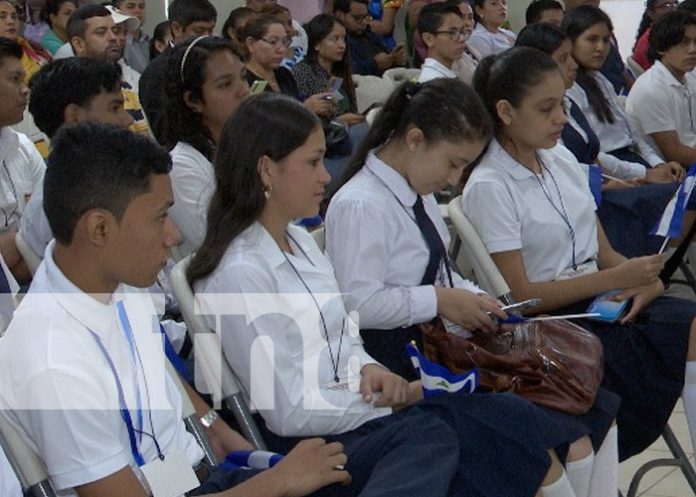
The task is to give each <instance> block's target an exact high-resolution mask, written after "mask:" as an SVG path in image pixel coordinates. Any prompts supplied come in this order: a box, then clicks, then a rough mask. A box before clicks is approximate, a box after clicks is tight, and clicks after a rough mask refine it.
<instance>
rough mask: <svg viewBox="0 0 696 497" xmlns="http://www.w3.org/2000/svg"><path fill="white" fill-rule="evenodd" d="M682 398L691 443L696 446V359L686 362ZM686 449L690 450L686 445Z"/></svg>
mask: <svg viewBox="0 0 696 497" xmlns="http://www.w3.org/2000/svg"><path fill="white" fill-rule="evenodd" d="M682 400H683V401H684V412H685V413H686V421H687V423H688V424H689V433H690V434H691V444H692V446H693V447H696V361H688V362H687V363H686V371H685V372H684V390H683V391H682ZM685 450H686V451H687V452H688V451H689V450H688V448H686V447H685Z"/></svg>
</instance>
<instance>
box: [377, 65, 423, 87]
mask: <svg viewBox="0 0 696 497" xmlns="http://www.w3.org/2000/svg"><path fill="white" fill-rule="evenodd" d="M420 73H421V70H420V69H409V68H408V67H393V68H391V69H387V70H386V71H384V74H382V79H384V80H385V81H389V82H390V83H392V85H393V86H398V85H400V84H401V83H403V82H404V81H409V80H418V76H420Z"/></svg>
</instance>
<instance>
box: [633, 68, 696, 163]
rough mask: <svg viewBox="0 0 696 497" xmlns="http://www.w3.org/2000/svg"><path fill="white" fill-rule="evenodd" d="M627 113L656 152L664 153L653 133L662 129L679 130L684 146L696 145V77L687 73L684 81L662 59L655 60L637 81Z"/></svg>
mask: <svg viewBox="0 0 696 497" xmlns="http://www.w3.org/2000/svg"><path fill="white" fill-rule="evenodd" d="M626 112H627V113H628V116H629V118H630V119H631V122H632V123H633V125H634V126H635V127H636V129H638V131H640V132H641V133H642V134H643V135H645V136H646V138H647V140H648V143H650V145H651V146H652V147H653V149H654V150H655V151H656V153H658V154H660V155H662V154H661V153H660V149H659V147H658V146H657V144H656V143H655V140H653V138H652V137H651V136H650V135H651V134H653V133H659V132H662V131H676V132H677V135H678V136H679V141H680V142H681V143H682V144H683V145H686V146H688V147H696V86H695V83H694V81H693V79H692V76H690V75H687V76H686V78H685V81H684V83H682V82H680V81H679V80H678V79H677V78H675V77H674V75H673V74H672V73H671V72H669V69H667V68H666V67H665V66H664V64H662V62H660V61H659V60H658V61H655V64H653V66H652V67H651V68H650V69H648V70H647V71H645V72H644V73H643V74H641V75H640V77H639V78H638V79H637V80H636V82H635V83H633V86H632V87H631V91H630V93H629V94H628V98H627V99H626Z"/></svg>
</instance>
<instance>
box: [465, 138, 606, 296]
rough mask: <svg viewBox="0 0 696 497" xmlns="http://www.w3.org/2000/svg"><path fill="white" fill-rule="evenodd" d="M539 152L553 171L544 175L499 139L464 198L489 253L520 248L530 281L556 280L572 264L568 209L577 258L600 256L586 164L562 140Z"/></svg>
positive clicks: (477, 172)
mask: <svg viewBox="0 0 696 497" xmlns="http://www.w3.org/2000/svg"><path fill="white" fill-rule="evenodd" d="M538 154H539V157H540V158H541V160H542V162H543V163H544V165H545V166H546V168H547V169H548V171H550V172H551V174H546V172H545V174H544V178H543V180H541V178H539V177H535V175H534V173H532V172H531V171H530V170H529V169H527V168H526V167H524V166H523V165H521V164H519V163H518V162H517V161H515V160H514V159H513V158H512V157H510V155H508V153H507V152H506V151H505V150H503V148H502V147H501V146H500V144H499V143H498V142H497V141H496V140H493V142H491V144H490V146H489V149H488V151H487V152H486V155H485V156H484V157H483V158H482V160H481V162H480V163H479V165H478V166H477V167H476V168H475V169H474V171H473V173H472V174H471V177H470V178H469V180H468V182H467V184H466V187H465V188H464V193H463V197H462V208H463V210H464V212H465V213H466V215H467V217H468V218H469V220H470V221H471V223H472V224H473V226H474V228H476V231H477V232H478V234H479V236H480V237H481V239H482V240H483V243H484V244H485V246H486V248H487V249H488V252H490V253H492V254H495V253H498V252H508V251H513V250H520V251H521V252H522V260H523V261H524V267H525V270H526V273H527V278H528V279H529V281H530V282H539V281H551V280H555V279H557V278H558V277H559V276H560V275H561V274H562V273H563V272H564V271H566V270H567V269H568V268H570V267H571V266H572V241H571V236H570V231H569V229H568V226H567V225H566V223H565V221H564V220H563V218H562V216H561V214H560V212H563V208H565V212H566V214H567V216H568V221H569V223H570V225H571V226H572V227H573V230H574V232H575V253H576V256H575V260H576V263H577V264H578V265H580V264H582V263H584V262H586V261H588V260H592V259H596V257H597V252H598V243H597V222H596V215H595V202H594V198H593V197H592V194H591V193H590V188H589V184H588V181H587V175H586V173H585V172H584V171H583V168H582V167H581V166H580V164H579V163H578V161H577V160H576V159H575V157H574V156H573V154H571V153H570V151H569V150H568V149H566V148H565V147H563V146H561V145H558V146H556V147H554V148H552V149H550V150H539V151H538ZM554 180H555V181H554ZM540 181H543V184H544V189H545V190H546V194H545V193H544V190H542V188H541V187H540V185H539V182H540ZM556 185H558V189H556ZM559 193H560V195H559ZM547 194H548V196H549V198H550V199H551V200H549V198H547ZM559 196H560V198H559ZM552 203H553V205H551V204H552ZM554 205H555V207H554ZM557 209H558V210H557Z"/></svg>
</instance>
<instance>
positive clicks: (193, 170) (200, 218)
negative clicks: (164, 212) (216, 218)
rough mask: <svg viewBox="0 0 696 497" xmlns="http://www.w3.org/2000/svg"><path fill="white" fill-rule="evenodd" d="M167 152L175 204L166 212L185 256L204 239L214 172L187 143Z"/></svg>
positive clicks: (213, 188)
mask: <svg viewBox="0 0 696 497" xmlns="http://www.w3.org/2000/svg"><path fill="white" fill-rule="evenodd" d="M170 153H171V156H172V170H171V172H170V173H169V175H170V177H171V180H172V191H173V193H174V205H173V206H172V208H171V209H169V216H170V217H171V218H172V221H174V224H176V227H177V228H179V231H180V232H181V236H182V241H181V244H180V245H179V250H180V252H181V254H182V255H184V256H187V255H189V254H192V253H193V252H195V251H196V250H197V249H198V247H200V246H201V243H203V238H205V230H206V226H207V219H208V205H209V204H210V199H211V197H212V196H213V191H214V190H215V171H214V170H213V165H212V164H211V163H210V161H209V160H208V159H206V158H205V156H204V155H203V154H201V153H200V152H199V151H198V150H196V149H195V148H194V147H192V146H191V145H189V144H188V143H185V142H179V143H177V144H176V146H175V147H174V148H173V149H172V151H171V152H170Z"/></svg>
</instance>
